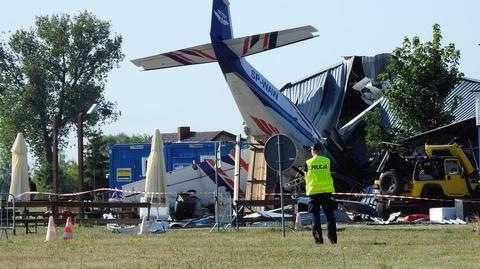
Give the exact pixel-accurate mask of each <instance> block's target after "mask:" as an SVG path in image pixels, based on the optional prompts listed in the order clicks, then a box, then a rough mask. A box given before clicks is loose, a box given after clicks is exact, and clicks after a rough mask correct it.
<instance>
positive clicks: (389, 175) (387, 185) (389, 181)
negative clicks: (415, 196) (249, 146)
mask: <svg viewBox="0 0 480 269" xmlns="http://www.w3.org/2000/svg"><path fill="white" fill-rule="evenodd" d="M402 189H403V182H402V180H401V179H400V177H399V176H398V175H397V172H395V171H394V170H390V171H387V172H385V173H383V174H382V175H381V176H380V192H381V193H382V194H388V195H397V194H400V193H401V192H402Z"/></svg>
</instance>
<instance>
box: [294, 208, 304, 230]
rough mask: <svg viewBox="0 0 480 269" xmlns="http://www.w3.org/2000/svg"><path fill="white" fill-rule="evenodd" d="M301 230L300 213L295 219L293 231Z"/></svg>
mask: <svg viewBox="0 0 480 269" xmlns="http://www.w3.org/2000/svg"><path fill="white" fill-rule="evenodd" d="M302 229H303V224H302V216H301V215H300V212H297V217H296V218H295V231H301V230H302Z"/></svg>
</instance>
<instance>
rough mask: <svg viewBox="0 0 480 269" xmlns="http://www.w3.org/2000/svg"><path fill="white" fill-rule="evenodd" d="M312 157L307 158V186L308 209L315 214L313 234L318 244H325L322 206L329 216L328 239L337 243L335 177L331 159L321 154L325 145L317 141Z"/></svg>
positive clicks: (312, 150) (312, 148) (312, 149)
mask: <svg viewBox="0 0 480 269" xmlns="http://www.w3.org/2000/svg"><path fill="white" fill-rule="evenodd" d="M310 150H311V153H312V156H313V157H312V158H311V159H309V160H307V165H306V166H305V171H306V175H305V187H306V191H307V196H308V197H310V204H309V207H308V211H309V212H310V213H311V214H312V216H313V221H312V234H313V238H314V239H315V243H316V244H323V238H322V229H321V227H320V206H322V208H323V212H324V213H325V216H327V227H328V239H329V240H330V242H331V243H332V244H336V243H337V225H336V223H335V215H334V213H333V211H334V210H335V209H336V207H337V203H336V202H335V200H333V197H332V193H333V192H335V189H334V187H333V179H332V176H331V174H330V159H328V158H327V157H324V156H320V154H321V153H322V150H323V146H322V144H320V143H315V144H314V145H313V146H312V147H311V149H310Z"/></svg>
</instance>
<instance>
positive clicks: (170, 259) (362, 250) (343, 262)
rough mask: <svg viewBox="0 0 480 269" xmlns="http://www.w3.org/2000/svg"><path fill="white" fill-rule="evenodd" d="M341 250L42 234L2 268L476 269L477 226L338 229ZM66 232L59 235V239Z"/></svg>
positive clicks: (19, 242)
mask: <svg viewBox="0 0 480 269" xmlns="http://www.w3.org/2000/svg"><path fill="white" fill-rule="evenodd" d="M339 228H340V229H339V243H338V244H337V245H331V244H329V243H326V244H324V245H320V246H317V245H315V244H314V243H313V240H312V238H311V236H310V232H309V231H308V230H305V231H302V232H288V233H287V237H286V238H285V239H283V238H281V236H280V235H281V234H280V230H278V229H271V228H257V229H247V228H243V229H241V230H240V231H238V232H237V231H233V230H227V231H221V232H216V231H215V232H212V233H210V232H209V230H208V229H195V230H173V231H171V232H169V233H166V234H152V235H147V236H137V235H125V234H112V233H110V232H108V231H107V230H105V228H104V227H95V228H91V227H77V226H75V227H74V239H73V240H72V241H63V240H61V239H60V240H57V241H53V242H43V241H44V238H45V229H44V228H41V229H39V233H38V234H29V235H25V233H24V230H22V229H20V230H19V231H18V233H17V236H13V235H12V234H11V233H9V240H5V238H4V239H2V240H1V241H0V268H272V269H273V268H478V267H479V264H480V255H479V251H480V235H478V234H477V233H475V232H473V231H472V226H468V225H463V226H452V225H450V226H441V225H427V226H423V225H415V226H414V225H406V226H373V225H347V226H339ZM60 230H61V229H57V232H58V233H59V235H60V236H61V234H62V233H61V231H60Z"/></svg>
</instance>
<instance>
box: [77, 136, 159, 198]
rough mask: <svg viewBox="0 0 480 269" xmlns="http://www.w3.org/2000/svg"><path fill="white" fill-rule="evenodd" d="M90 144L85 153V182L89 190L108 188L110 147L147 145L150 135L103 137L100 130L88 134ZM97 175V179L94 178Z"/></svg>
mask: <svg viewBox="0 0 480 269" xmlns="http://www.w3.org/2000/svg"><path fill="white" fill-rule="evenodd" d="M86 135H87V138H88V144H87V146H86V153H85V182H86V184H87V185H89V188H92V189H94V188H102V187H107V186H108V181H107V173H108V170H109V156H108V152H109V145H111V144H135V143H146V142H147V141H148V139H149V137H150V136H148V135H145V134H143V135H131V136H129V135H126V134H124V133H120V134H117V135H103V133H102V131H100V130H91V131H89V132H87V134H86ZM94 175H95V177H94Z"/></svg>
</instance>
